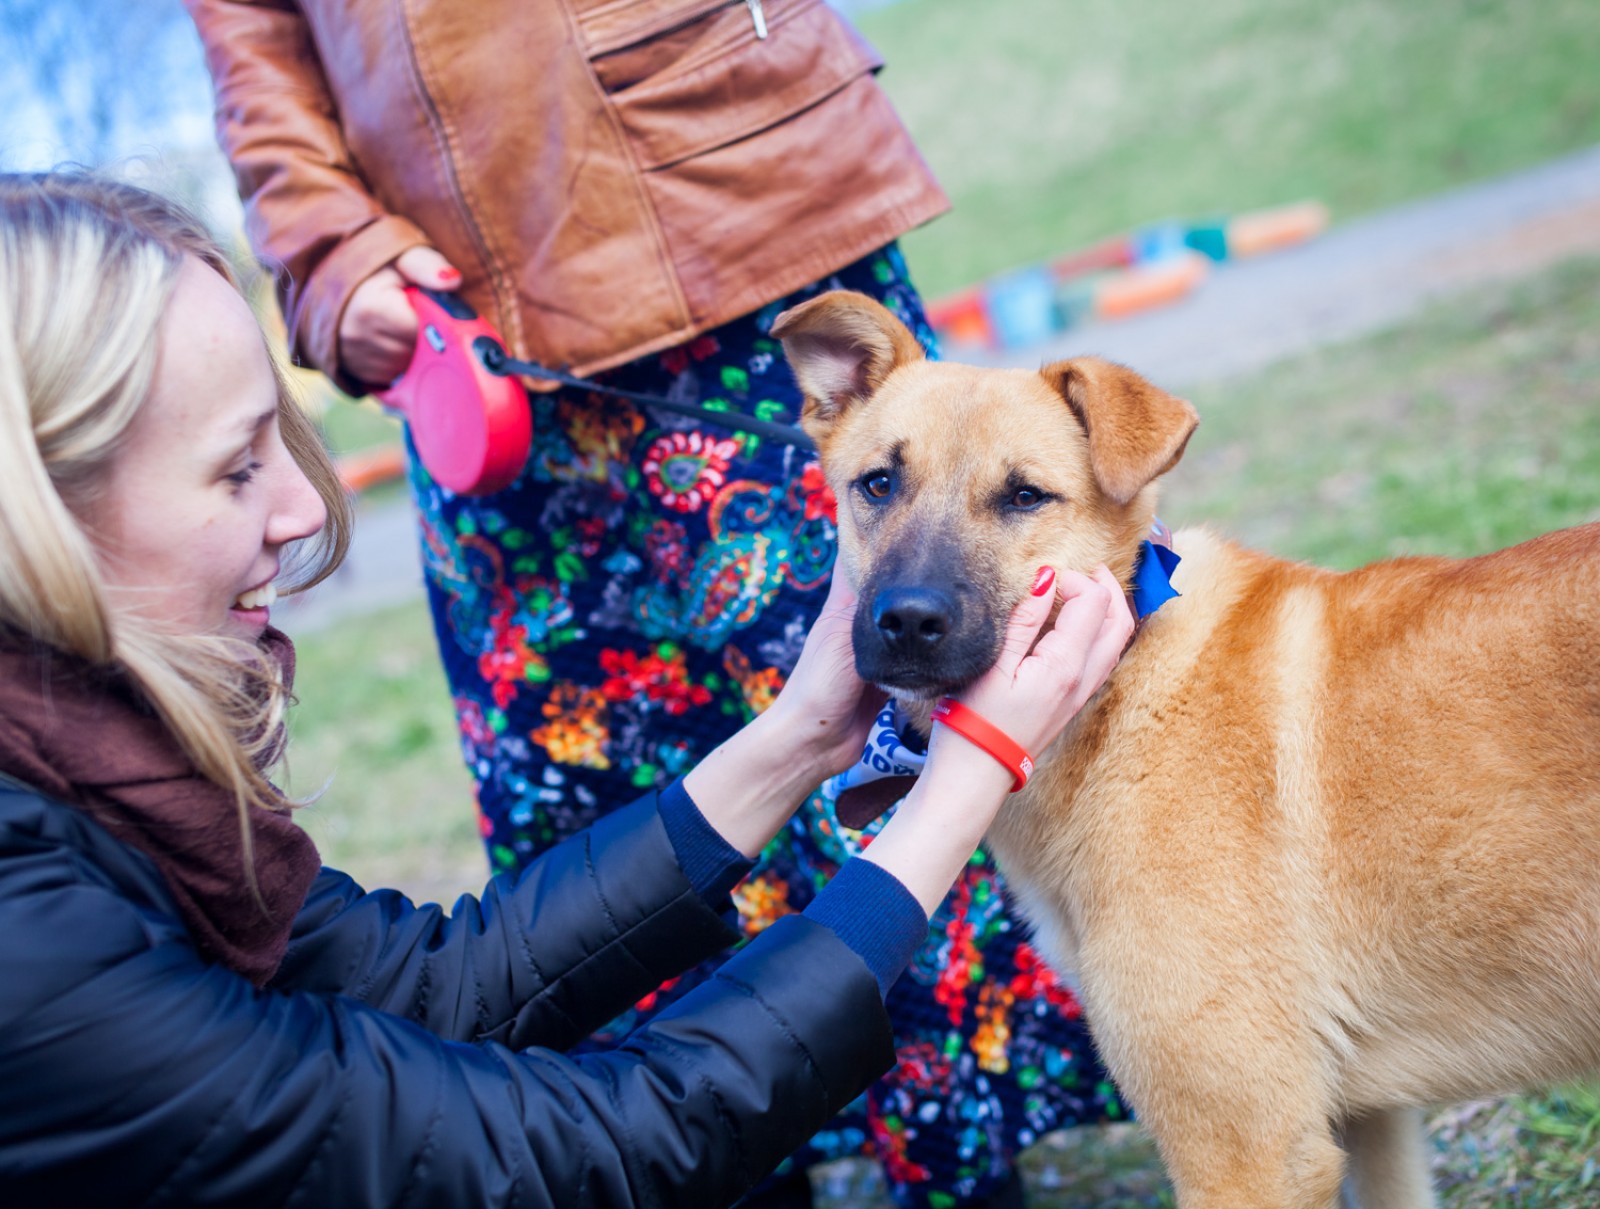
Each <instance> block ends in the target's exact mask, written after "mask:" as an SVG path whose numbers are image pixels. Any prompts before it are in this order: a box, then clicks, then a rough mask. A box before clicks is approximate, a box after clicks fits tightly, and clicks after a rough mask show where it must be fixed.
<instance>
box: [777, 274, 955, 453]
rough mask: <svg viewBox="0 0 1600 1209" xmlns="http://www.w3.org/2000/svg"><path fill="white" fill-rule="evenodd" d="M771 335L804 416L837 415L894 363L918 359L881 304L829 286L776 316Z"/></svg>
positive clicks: (916, 347)
mask: <svg viewBox="0 0 1600 1209" xmlns="http://www.w3.org/2000/svg"><path fill="white" fill-rule="evenodd" d="M772 334H773V335H774V336H776V337H777V338H778V339H779V340H781V341H783V352H784V355H785V356H786V357H788V358H789V367H790V368H791V369H793V370H794V377H795V381H796V382H798V383H799V384H800V390H801V392H802V393H803V394H804V395H805V397H806V419H808V420H819V421H822V422H824V423H826V422H828V421H831V420H834V419H836V418H837V417H838V416H839V415H840V414H841V413H842V412H843V411H844V410H845V409H846V408H847V407H849V406H850V405H851V404H852V403H856V402H859V401H861V400H862V399H865V398H867V397H868V396H869V395H871V394H872V392H873V391H875V390H877V389H878V387H880V386H882V385H883V381H884V379H885V378H887V377H888V376H889V375H890V373H892V372H893V371H894V370H895V369H896V368H897V367H898V366H901V365H904V364H906V363H907V362H909V361H920V360H921V359H922V356H923V353H922V346H921V345H920V344H918V343H917V338H916V337H915V336H913V335H912V334H911V333H910V331H908V330H907V328H906V325H905V324H903V323H901V322H900V320H898V319H896V318H895V317H894V315H893V314H892V313H891V312H890V311H889V309H888V308H887V307H885V306H884V305H883V304H882V303H880V302H878V301H877V300H876V299H873V298H869V297H867V296H866V295H865V294H857V293H855V292H854V291H851V290H830V291H828V292H827V293H826V294H819V295H818V296H817V297H815V298H812V299H809V300H808V301H806V302H802V303H801V304H800V305H799V306H796V307H791V308H789V309H788V310H787V311H784V312H783V314H781V315H779V316H778V318H777V320H776V321H774V323H773V325H772Z"/></svg>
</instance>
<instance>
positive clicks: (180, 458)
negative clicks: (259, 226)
mask: <svg viewBox="0 0 1600 1209" xmlns="http://www.w3.org/2000/svg"><path fill="white" fill-rule="evenodd" d="M159 339H160V346H159V349H158V353H157V362H156V371H155V380H154V382H153V384H152V388H151V392H150V397H149V398H148V399H146V400H145V402H144V405H143V406H142V407H141V408H140V409H139V412H138V414H137V415H136V416H135V417H134V420H133V422H132V424H130V425H129V427H128V431H127V433H126V437H125V440H124V443H123V445H122V447H121V448H120V449H119V450H118V452H117V454H116V456H115V458H114V459H113V460H112V464H111V467H110V470H109V472H108V474H107V477H106V482H105V483H104V485H103V488H102V490H101V491H100V492H99V493H98V495H97V496H96V498H95V500H94V501H93V503H92V505H91V506H90V507H89V508H88V510H87V511H88V515H87V516H86V517H85V518H84V519H85V521H86V522H87V524H88V527H89V529H90V531H91V532H92V533H93V534H94V539H95V544H96V547H97V549H98V550H99V551H100V554H101V558H102V563H103V566H104V571H105V576H106V580H107V583H108V585H109V587H110V589H111V604H112V607H113V608H115V609H117V610H118V611H120V612H125V613H137V614H139V615H140V616H143V617H145V618H148V619H150V620H151V621H154V622H156V623H159V624H161V625H163V626H164V627H167V628H171V627H178V628H180V629H182V630H184V631H188V632H192V633H205V634H224V635H231V636H233V637H237V638H245V639H249V640H254V639H256V638H258V637H260V635H261V631H262V630H263V629H264V628H265V627H266V625H267V614H268V607H269V606H270V604H271V601H272V596H273V594H274V593H273V592H272V591H271V590H270V586H271V584H272V580H273V578H274V577H275V576H276V575H277V574H278V568H279V564H280V561H281V556H282V552H283V547H284V546H285V544H286V543H288V542H292V541H295V540H297V539H299V538H303V537H309V536H310V535H312V534H314V533H316V532H317V531H318V530H319V529H321V528H322V524H323V521H324V520H325V519H326V510H325V509H324V507H323V503H322V500H321V498H320V497H319V496H318V495H317V493H316V491H315V490H314V489H313V488H312V486H311V483H310V481H309V480H307V478H306V477H305V475H304V474H303V473H302V472H301V470H300V467H299V465H298V464H297V463H296V462H295V460H294V458H293V457H291V456H290V454H289V450H288V449H287V447H286V446H285V445H284V443H283V437H282V435H281V434H280V433H279V431H278V383H277V378H276V377H275V375H274V374H273V372H272V363H271V362H270V360H269V359H268V356H267V350H266V346H265V344H264V343H263V341H262V336H261V329H260V327H259V326H258V325H257V324H256V321H255V318H254V316H252V315H251V313H250V308H249V307H248V306H247V305H246V304H245V301H244V299H243V298H242V297H240V295H239V293H238V291H237V290H235V289H234V288H233V287H232V286H231V285H229V284H228V282H227V281H225V280H224V279H223V278H222V277H221V276H219V275H218V274H217V273H216V272H214V271H213V270H212V269H210V268H209V267H207V266H206V265H204V264H202V263H201V262H200V261H198V260H194V259H189V260H187V261H186V262H185V263H184V265H183V267H182V269H180V270H179V273H178V280H177V284H176V286H175V288H174V290H173V294H172V300H171V301H170V302H169V303H168V305H167V309H166V313H165V314H164V315H163V316H162V318H161V323H160V329H159Z"/></svg>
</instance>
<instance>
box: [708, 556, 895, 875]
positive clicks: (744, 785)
mask: <svg viewBox="0 0 1600 1209" xmlns="http://www.w3.org/2000/svg"><path fill="white" fill-rule="evenodd" d="M855 608H856V596H855V593H854V591H852V590H851V589H850V587H849V585H847V584H846V583H845V582H844V581H843V579H842V578H840V579H835V580H834V581H833V585H832V587H830V588H829V590H828V598H827V600H826V601H825V602H824V603H823V606H822V612H821V613H820V614H819V615H818V617H817V620H816V622H815V623H814V624H813V625H812V627H811V632H810V633H809V634H807V635H806V643H805V647H804V649H803V650H802V651H801V653H800V658H799V660H798V661H797V662H796V663H795V667H794V671H793V672H791V673H790V675H789V679H788V681H787V682H786V683H785V684H784V686H783V689H782V691H781V692H779V694H778V697H777V699H776V700H775V701H774V702H773V703H772V704H771V705H770V706H769V707H768V708H767V710H766V712H764V713H762V714H761V715H760V716H759V717H757V718H756V719H755V720H754V721H753V722H751V723H750V724H749V725H747V726H746V727H745V728H744V729H743V730H741V731H739V733H738V734H736V735H734V736H733V737H732V738H730V739H728V741H727V742H725V743H723V744H722V745H721V746H720V747H718V748H717V749H716V750H715V751H713V752H712V753H711V754H710V755H708V756H707V757H706V758H705V759H704V760H702V761H701V762H700V763H699V764H697V765H696V766H695V767H694V768H693V769H692V770H691V771H690V772H689V774H688V775H687V776H686V777H685V778H684V788H685V789H686V790H688V793H689V796H690V797H691V798H692V799H694V802H695V804H696V805H697V806H699V808H700V810H701V813H703V814H704V815H705V817H706V821H707V822H709V823H710V824H711V825H712V826H713V827H714V828H716V830H717V831H718V832H719V833H720V834H721V835H722V837H723V838H724V839H725V840H727V841H728V842H729V843H730V844H732V845H733V846H734V847H735V848H737V849H739V851H741V852H743V853H744V854H745V855H746V856H748V857H752V858H753V857H755V856H757V855H759V853H760V852H761V850H762V849H763V848H764V847H766V845H767V843H768V841H769V840H771V839H772V837H773V836H774V835H776V834H777V832H778V829H779V828H780V827H782V826H783V824H784V823H786V822H787V821H788V820H789V817H790V816H791V815H793V814H794V812H795V810H796V809H797V808H798V807H799V806H800V804H801V803H802V802H804V801H805V798H806V795H807V794H809V793H810V792H811V791H812V790H813V789H815V788H816V787H817V786H818V785H820V784H821V783H822V782H823V781H825V780H826V779H827V778H828V777H830V776H832V775H833V774H834V773H837V772H842V771H844V770H845V769H846V768H848V767H850V765H852V764H854V763H855V762H856V761H857V760H859V759H860V758H861V750H862V748H863V746H865V744H866V741H867V735H868V733H869V731H870V730H871V726H872V719H873V717H874V716H875V715H876V714H877V712H878V710H879V709H880V708H881V707H882V705H883V700H884V698H883V694H882V693H880V692H879V691H877V690H876V689H874V688H871V687H869V686H868V685H866V684H864V683H863V682H862V680H861V678H860V677H859V676H858V675H857V674H856V662H855V650H854V648H853V646H852V645H851V639H850V627H851V624H852V622H853V621H854V618H855Z"/></svg>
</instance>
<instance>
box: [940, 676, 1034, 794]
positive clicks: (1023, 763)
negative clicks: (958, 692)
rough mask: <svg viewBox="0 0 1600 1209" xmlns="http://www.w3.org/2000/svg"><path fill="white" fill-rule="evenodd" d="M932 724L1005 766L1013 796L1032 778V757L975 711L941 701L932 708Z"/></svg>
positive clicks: (943, 698)
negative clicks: (978, 748)
mask: <svg viewBox="0 0 1600 1209" xmlns="http://www.w3.org/2000/svg"><path fill="white" fill-rule="evenodd" d="M933 720H934V721H935V722H943V723H944V724H945V725H946V726H948V727H949V728H950V729H951V730H953V731H955V732H956V734H958V735H960V736H961V737H962V738H963V739H966V740H967V741H968V742H970V743H973V744H976V745H977V746H978V747H981V748H983V750H984V751H986V752H988V753H989V754H990V755H991V756H993V757H994V758H995V759H996V760H999V761H1000V763H1002V764H1004V765H1005V766H1006V768H1007V769H1009V770H1010V772H1011V775H1012V776H1013V777H1015V778H1016V781H1015V783H1014V784H1013V785H1012V786H1011V792H1012V793H1016V792H1017V790H1019V789H1021V788H1022V787H1023V786H1024V785H1026V784H1027V783H1028V778H1029V777H1030V776H1032V775H1033V757H1032V756H1030V755H1029V754H1028V753H1027V752H1026V751H1025V750H1023V748H1022V745H1021V744H1019V743H1017V742H1016V741H1014V740H1013V739H1012V738H1011V736H1010V735H1008V734H1006V732H1005V731H1003V730H1001V729H1000V728H999V727H998V726H996V725H995V724H994V723H993V722H990V721H989V719H987V718H985V717H984V716H983V715H982V714H980V713H978V711H977V710H974V709H968V708H967V707H966V706H965V705H962V704H961V702H959V701H956V700H954V699H953V698H950V697H941V698H940V699H939V704H938V705H936V706H934V707H933Z"/></svg>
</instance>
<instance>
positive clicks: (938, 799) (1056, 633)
mask: <svg viewBox="0 0 1600 1209" xmlns="http://www.w3.org/2000/svg"><path fill="white" fill-rule="evenodd" d="M1057 599H1059V600H1060V601H1061V611H1060V612H1059V613H1058V614H1057V615H1056V620H1055V624H1054V625H1053V626H1052V628H1051V629H1049V630H1048V631H1046V632H1044V633H1043V635H1042V636H1041V634H1040V631H1041V629H1043V627H1044V625H1045V623H1046V621H1047V619H1048V618H1049V616H1050V610H1051V608H1052V607H1053V605H1054V603H1055V601H1056V600H1057ZM1132 635H1133V618H1132V617H1131V616H1130V615H1129V612H1128V605H1127V600H1126V598H1125V597H1124V595H1123V593H1122V589H1121V587H1120V586H1119V585H1118V584H1117V581H1116V578H1115V577H1114V576H1113V575H1112V574H1111V573H1110V572H1109V571H1107V570H1106V569H1105V568H1104V567H1101V568H1100V569H1099V570H1098V571H1097V572H1096V573H1095V574H1094V576H1093V577H1092V578H1091V577H1088V576H1084V575H1078V574H1075V573H1073V572H1070V571H1068V572H1064V573H1062V574H1061V575H1059V576H1058V577H1057V581H1056V590H1055V592H1054V593H1051V592H1046V593H1044V594H1043V595H1041V596H1031V595H1030V596H1028V597H1025V598H1024V599H1023V601H1022V603H1021V604H1019V605H1018V606H1017V607H1016V609H1015V610H1014V611H1013V613H1012V615H1011V620H1010V623H1009V625H1008V627H1007V631H1006V639H1005V643H1004V645H1003V648H1002V650H1001V653H1000V658H999V659H998V660H996V662H995V665H994V667H992V668H990V669H989V671H987V672H985V673H984V674H983V675H982V676H980V677H979V678H978V679H977V680H975V681H974V682H973V683H972V684H971V685H969V686H968V687H967V688H966V689H964V690H962V692H961V694H960V700H961V702H962V704H964V705H966V706H968V707H969V708H971V709H973V710H976V711H977V712H978V713H980V714H982V715H983V717H984V718H985V719H987V720H988V721H989V722H990V723H992V724H993V725H995V726H997V727H999V728H1000V729H1001V730H1002V731H1004V732H1005V733H1006V734H1007V735H1009V736H1010V737H1011V738H1012V739H1013V740H1014V741H1015V742H1017V743H1019V744H1021V745H1022V747H1023V748H1024V749H1025V750H1026V751H1027V752H1028V753H1029V755H1031V756H1033V757H1034V758H1035V759H1037V758H1038V757H1039V755H1040V753H1041V752H1042V751H1043V750H1044V749H1045V748H1046V747H1048V746H1049V745H1050V744H1051V743H1052V742H1053V741H1054V740H1055V738H1056V736H1057V735H1059V734H1060V733H1061V731H1062V729H1063V728H1064V727H1065V726H1066V725H1067V723H1068V722H1070V721H1071V720H1072V718H1073V717H1074V716H1075V715H1076V714H1077V712H1078V711H1079V710H1080V709H1082V708H1083V706H1084V703H1085V702H1087V701H1088V700H1089V698H1090V697H1092V696H1094V694H1095V693H1096V692H1098V691H1099V689H1100V686H1101V685H1102V684H1104V683H1105V680H1106V677H1107V676H1109V675H1110V674H1111V669H1112V668H1114V667H1115V666H1116V664H1117V660H1118V659H1119V658H1120V657H1121V655H1122V651H1123V649H1124V648H1125V647H1126V646H1127V645H1128V639H1129V638H1130V637H1132ZM1035 639H1037V642H1036V641H1035ZM1030 648H1031V651H1030ZM1012 782H1013V777H1012V773H1011V770H1010V769H1008V768H1007V767H1006V766H1005V765H1003V764H1001V763H1000V762H999V761H998V760H996V759H995V758H994V757H993V756H991V755H990V754H989V753H988V752H986V751H984V750H983V749H982V748H981V747H978V746H977V745H976V744H974V743H972V742H970V741H969V740H967V739H965V738H963V737H962V736H961V735H959V734H957V733H956V732H955V731H953V730H951V729H950V728H949V727H947V726H939V725H935V726H934V728H933V734H932V736H931V738H930V740H929V744H928V763H927V766H926V767H925V768H924V769H923V771H922V776H921V777H919V778H918V779H917V784H916V787H915V788H914V789H912V790H911V792H910V793H909V794H907V795H906V798H905V801H903V802H902V803H901V804H900V806H899V807H898V809H897V810H896V811H895V815H894V817H893V818H892V819H890V820H889V822H888V823H887V824H886V825H885V826H884V828H883V830H882V831H881V832H880V833H879V834H878V837H877V838H876V839H875V840H873V842H872V846H871V847H870V848H868V849H867V850H866V852H865V853H863V854H862V857H861V859H863V860H870V861H872V862H874V863H875V864H878V865H881V866H882V867H883V868H885V869H887V870H888V871H889V872H890V873H892V874H894V876H895V877H897V878H898V879H899V880H900V881H901V883H902V884H903V885H904V886H905V887H906V889H908V890H909V891H911V893H912V895H913V896H915V897H916V899H917V901H918V902H920V903H921V904H922V908H923V910H924V911H926V912H928V913H929V915H930V916H931V915H932V913H933V911H934V909H935V908H937V907H938V905H939V903H940V902H941V901H942V900H943V898H944V896H945V895H946V894H947V893H948V892H949V890H950V886H951V885H952V884H953V883H954V881H955V879H956V877H957V875H958V874H959V873H960V872H961V869H962V867H963V866H964V865H965V864H966V863H967V860H968V859H969V858H970V857H971V856H972V853H973V850H974V849H976V848H977V846H978V844H979V843H980V842H981V841H982V839H983V835H984V832H986V831H988V829H989V824H990V823H992V822H993V821H994V816H995V815H996V814H998V813H999V810H1000V806H1001V803H1002V802H1004V801H1005V799H1006V798H1007V797H1008V796H1009V794H1010V792H1011V786H1012Z"/></svg>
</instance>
